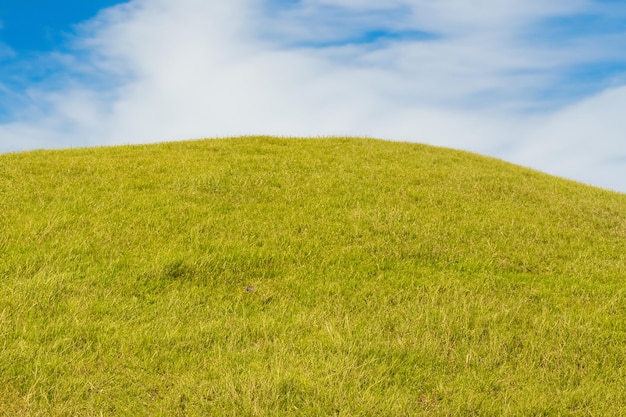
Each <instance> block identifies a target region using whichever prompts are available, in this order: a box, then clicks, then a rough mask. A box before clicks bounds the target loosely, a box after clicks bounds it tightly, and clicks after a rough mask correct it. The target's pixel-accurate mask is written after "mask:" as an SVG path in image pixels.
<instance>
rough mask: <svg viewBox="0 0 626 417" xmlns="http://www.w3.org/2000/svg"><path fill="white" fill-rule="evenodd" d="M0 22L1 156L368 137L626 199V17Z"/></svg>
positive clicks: (329, 13) (288, 9) (616, 9)
mask: <svg viewBox="0 0 626 417" xmlns="http://www.w3.org/2000/svg"><path fill="white" fill-rule="evenodd" d="M0 22H1V23H0V152H11V151H21V150H29V149H36V148H62V147H76V146H99V145H115V144H127V143H148V142H156V141H162V140H178V139H188V138H202V137H224V136H233V135H244V134H270V135H279V136H326V135H358V136H369V137H379V138H384V139H392V140H402V141H412V142H420V143H428V144H433V145H440V146H448V147H454V148H459V149H467V150H470V151H474V152H479V153H483V154H487V155H492V156H495V157H498V158H503V159H506V160H509V161H511V162H515V163H518V164H522V165H526V166H530V167H533V168H536V169H540V170H542V171H545V172H548V173H552V174H555V175H560V176H564V177H568V178H572V179H575V180H578V181H582V182H586V183H590V184H594V185H598V186H602V187H605V188H611V189H615V190H619V191H623V192H626V138H625V137H624V135H623V132H625V131H626V118H625V117H623V115H622V114H623V113H624V111H625V109H626V48H624V45H626V3H625V2H624V1H623V0H620V1H615V0H613V1H608V0H476V1H474V2H466V1H461V0H438V1H432V0H388V1H386V2H380V1H375V0H300V1H298V0H229V1H228V2H217V1H215V2H213V1H205V0H176V1H174V0H131V1H127V2H116V1H105V0H92V1H88V2H87V1H79V0H72V1H69V0H65V1H64V0H58V1H55V2H43V1H40V0H21V1H11V0H7V1H5V2H3V3H1V4H0Z"/></svg>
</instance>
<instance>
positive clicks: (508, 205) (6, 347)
mask: <svg viewBox="0 0 626 417" xmlns="http://www.w3.org/2000/svg"><path fill="white" fill-rule="evenodd" d="M0 205H1V206H0V230H1V233H0V415H2V416H15V415H20V416H22V415H23V416H130V415H145V416H159V415H163V416H176V415H180V416H183V415H189V416H207V415H211V416H213V415H215V416H298V415H300V416H377V417H380V416H420V415H424V416H426V415H428V416H456V415H477V416H480V415H484V416H494V415H499V416H520V415H529V416H530V415H532V416H535V415H536V416H551V415H555V416H556V415H563V416H566V415H572V416H622V415H626V195H624V194H619V193H613V192H609V191H604V190H600V189H597V188H593V187H589V186H584V185H581V184H578V183H574V182H571V181H566V180H563V179H559V178H554V177H551V176H547V175H545V174H541V173H538V172H535V171H531V170H528V169H524V168H520V167H517V166H514V165H511V164H508V163H504V162H502V161H498V160H495V159H490V158H486V157H481V156H477V155H473V154H470V153H464V152H459V151H453V150H447V149H439V148H433V147H428V146H422V145H416V144H404V143H393V142H384V141H376V140H366V139H319V140H314V139H311V140H296V139H275V138H239V139H228V140H207V141H190V142H179V143H168V144H160V145H149V146H125V147H114V148H96V149H78V150H63V151H37V152H28V153H19V154H7V155H1V156H0ZM248 286H252V287H254V291H246V287H248Z"/></svg>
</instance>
